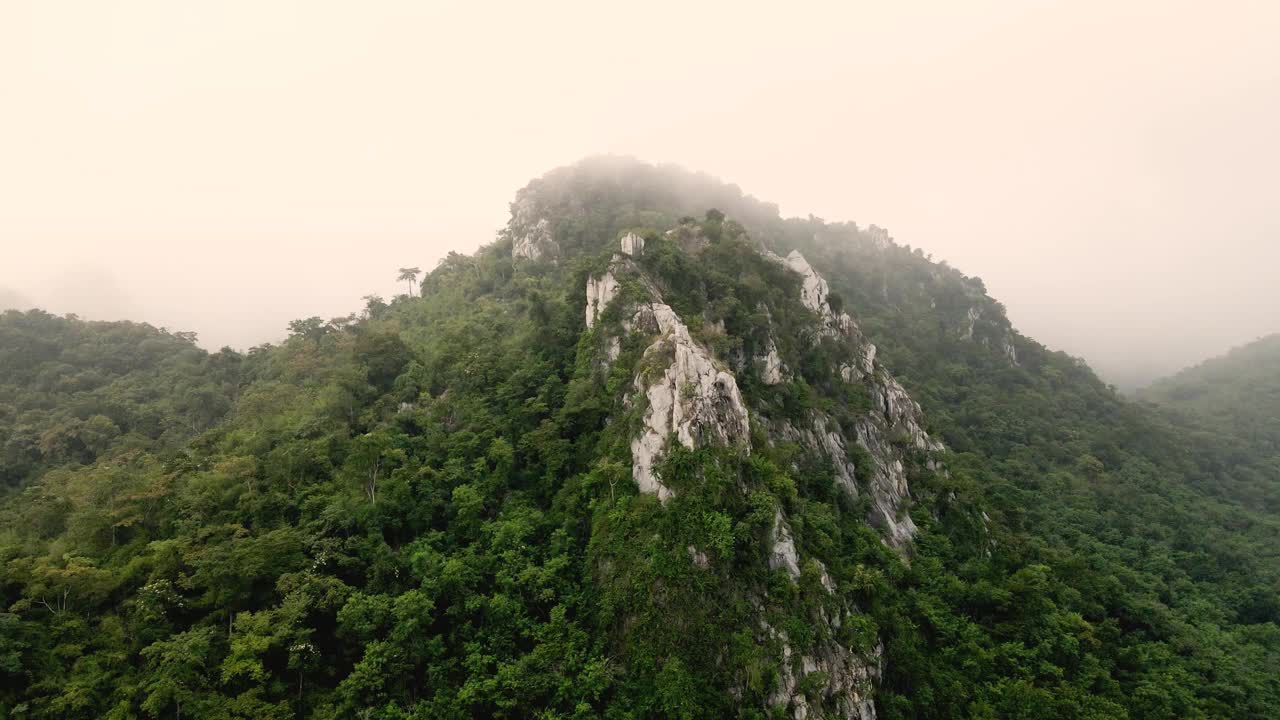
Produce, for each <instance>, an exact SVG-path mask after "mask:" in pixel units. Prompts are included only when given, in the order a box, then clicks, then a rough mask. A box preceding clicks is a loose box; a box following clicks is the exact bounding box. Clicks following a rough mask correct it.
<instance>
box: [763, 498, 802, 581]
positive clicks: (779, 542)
mask: <svg viewBox="0 0 1280 720" xmlns="http://www.w3.org/2000/svg"><path fill="white" fill-rule="evenodd" d="M770 540H771V542H770V547H769V569H770V570H785V571H786V572H787V574H788V575H790V576H791V579H792V580H799V579H800V555H799V554H797V553H796V541H795V538H793V537H792V536H791V525H790V524H788V523H787V519H786V518H785V517H783V515H782V510H781V509H779V510H777V511H776V512H775V513H774V515H773V531H772V537H771V538H770Z"/></svg>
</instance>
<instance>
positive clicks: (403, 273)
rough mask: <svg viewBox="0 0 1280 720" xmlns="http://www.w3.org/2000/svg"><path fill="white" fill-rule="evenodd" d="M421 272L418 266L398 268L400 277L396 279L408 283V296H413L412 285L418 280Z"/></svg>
mask: <svg viewBox="0 0 1280 720" xmlns="http://www.w3.org/2000/svg"><path fill="white" fill-rule="evenodd" d="M421 274H422V270H421V269H420V268H416V267H411V268H400V277H398V278H396V279H397V280H403V281H405V282H407V283H409V297H413V286H414V285H415V284H416V283H417V282H418V276H419V275H421Z"/></svg>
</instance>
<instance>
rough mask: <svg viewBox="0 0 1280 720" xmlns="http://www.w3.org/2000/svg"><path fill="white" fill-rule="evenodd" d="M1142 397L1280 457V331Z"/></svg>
mask: <svg viewBox="0 0 1280 720" xmlns="http://www.w3.org/2000/svg"><path fill="white" fill-rule="evenodd" d="M1137 396H1138V397H1139V398H1141V399H1142V400H1145V401H1147V402H1151V403H1154V404H1156V405H1159V406H1161V407H1162V408H1165V409H1166V410H1168V411H1169V413H1170V415H1171V417H1173V418H1174V420H1175V421H1176V422H1178V423H1180V424H1182V425H1185V426H1188V427H1192V428H1196V429H1199V430H1201V431H1204V432H1212V433H1215V434H1216V435H1218V436H1219V438H1220V439H1222V440H1225V441H1231V442H1234V443H1236V444H1239V445H1242V446H1244V447H1246V448H1249V449H1250V451H1254V452H1260V453H1265V454H1267V455H1270V456H1272V457H1276V458H1280V335H1270V336H1268V337H1264V338H1261V339H1259V340H1256V341H1254V342H1252V343H1250V344H1248V345H1245V346H1243V347H1238V348H1235V349H1233V350H1232V351H1231V352H1229V353H1227V354H1226V355H1224V356H1222V357H1218V358H1213V359H1211V360H1207V361H1205V362H1203V363H1201V364H1200V365H1197V366H1195V367H1193V368H1188V369H1186V370H1183V371H1182V372H1179V373H1177V374H1176V375H1173V376H1172V377H1168V378H1164V379H1163V380H1159V381H1157V382H1155V383H1152V384H1151V385H1150V386H1149V387H1147V388H1145V389H1143V390H1141V391H1139V392H1138V393H1137Z"/></svg>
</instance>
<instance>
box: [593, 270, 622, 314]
mask: <svg viewBox="0 0 1280 720" xmlns="http://www.w3.org/2000/svg"><path fill="white" fill-rule="evenodd" d="M618 289H619V285H618V279H617V278H616V277H614V276H613V271H612V270H608V271H606V272H605V274H604V275H602V276H600V277H599V278H594V277H588V278H587V318H586V319H587V327H588V328H591V327H593V326H594V325H595V324H596V318H598V317H600V313H602V312H604V309H605V307H607V306H608V305H609V303H610V302H612V301H613V299H614V298H615V297H617V296H618Z"/></svg>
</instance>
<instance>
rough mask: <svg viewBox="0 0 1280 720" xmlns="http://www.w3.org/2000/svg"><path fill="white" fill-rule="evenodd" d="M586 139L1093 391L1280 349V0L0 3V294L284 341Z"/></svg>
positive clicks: (237, 337)
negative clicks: (831, 233) (1253, 348)
mask: <svg viewBox="0 0 1280 720" xmlns="http://www.w3.org/2000/svg"><path fill="white" fill-rule="evenodd" d="M602 152H608V153H619V154H632V155H636V156H637V157H640V158H642V159H645V160H651V161H658V162H663V161H667V162H677V163H679V164H682V165H685V166H687V167H689V168H691V169H697V170H705V171H707V172H710V173H713V174H716V175H719V176H721V177H723V178H724V179H726V180H729V181H731V182H735V183H737V184H738V185H740V186H741V187H742V188H743V189H744V190H745V191H747V192H749V193H751V194H753V195H756V196H757V197H760V198H761V199H764V200H769V201H773V202H777V203H779V204H780V205H781V207H782V209H783V211H784V213H786V214H795V215H807V214H809V213H813V214H815V215H818V216H821V217H824V218H827V219H828V220H855V221H857V222H859V223H862V224H864V225H865V224H870V223H876V224H878V225H881V226H884V227H888V228H889V229H890V232H891V233H892V234H893V235H894V236H895V237H896V238H897V240H898V241H899V242H902V243H909V244H911V245H914V246H919V247H923V248H924V249H925V250H927V251H929V252H932V253H933V254H934V256H935V258H945V259H947V260H948V261H949V262H951V263H952V264H953V265H956V266H958V267H960V268H961V269H962V270H964V271H965V272H968V273H969V274H974V275H979V276H981V277H982V278H983V279H984V280H986V283H987V287H988V289H989V290H990V291H991V292H992V294H994V295H995V296H996V297H997V298H999V299H1001V300H1002V301H1004V302H1005V304H1006V305H1007V306H1008V308H1009V311H1010V315H1011V316H1012V318H1013V320H1014V322H1015V323H1016V324H1017V325H1018V326H1019V327H1020V328H1021V329H1022V330H1023V331H1024V332H1026V333H1027V334H1029V335H1031V336H1033V337H1036V338H1037V339H1040V340H1042V341H1044V342H1046V343H1047V344H1049V345H1050V346H1052V347H1056V348H1061V349H1064V350H1067V351H1069V352H1072V353H1074V354H1078V355H1083V356H1085V357H1087V358H1088V359H1089V360H1090V361H1092V362H1093V363H1094V365H1095V367H1098V368H1099V369H1100V370H1102V371H1103V372H1104V374H1106V375H1108V377H1110V378H1112V379H1114V380H1118V381H1124V380H1126V379H1127V378H1128V377H1131V376H1133V375H1134V374H1135V373H1151V372H1165V371H1169V370H1173V369H1176V368H1178V367H1181V366H1183V365H1186V364H1188V363H1190V362H1193V361H1196V360H1198V359H1200V358H1201V357H1203V356H1205V355H1209V354H1216V353H1217V352H1219V351H1221V350H1224V349H1225V348H1227V347H1228V346H1230V345H1232V344H1237V343H1240V342H1244V341H1248V340H1251V339H1253V338H1255V337H1257V336H1259V335H1261V334H1264V333H1268V332H1276V331H1280V289H1277V286H1276V278H1277V277H1278V276H1280V270H1278V269H1280V4H1278V3H1276V2H1274V0H1269V1H1267V2H1226V1H1221V0H1219V1H1215V2H1212V3H1209V2H1176V1H1171V0H1158V1H1152V2H1080V1H1079V0H1076V1H1074V2H1028V1H1024V0H1019V1H1017V2H973V1H972V0H970V1H967V2H963V3H958V2H937V3H920V2H902V3H888V2H868V3H849V2H840V3H830V4H814V5H809V4H805V3H799V2H788V3H752V2H744V1H743V0H737V1H736V2H725V3H710V2H701V3H691V2H687V1H685V2H671V3H666V2H646V3H627V4H622V3H612V2H603V1H600V0H596V1H595V2H582V3H567V4H566V3H551V2H520V3H515V2H512V3H503V4H488V3H480V2H471V3H448V4H447V6H446V4H444V3H439V4H436V3H428V2H421V1H418V2H390V1H372V0H371V1H369V2H354V1H349V2H330V1H325V0H297V1H296V2H285V1H279V0H248V1H240V0H219V1H218V2H175V1H174V0H150V1H147V0H112V2H102V1H101V0H80V1H75V2H69V1H62V0H0V302H5V301H8V302H21V301H22V299H23V298H25V299H26V301H27V302H31V303H36V304H40V305H43V306H45V307H47V308H49V309H51V310H53V311H55V312H77V313H79V314H81V315H83V316H87V317H93V318H113V317H118V316H127V317H130V318H135V319H142V320H147V321H150V322H152V323H154V324H157V325H164V326H168V327H170V328H171V329H189V330H195V331H197V332H198V333H199V334H200V337H201V339H202V342H203V343H204V344H206V345H209V346H214V347H216V346H220V345H222V344H230V345H232V346H235V347H241V348H243V347H247V346H249V345H253V344H256V343H259V342H263V341H269V340H276V339H279V338H280V337H281V336H282V335H283V332H284V327H285V325H286V323H287V322H288V321H289V320H290V319H293V318H297V317H303V316H309V315H322V316H326V317H329V316H334V315H340V314H345V313H347V312H350V311H353V310H356V309H358V308H359V307H360V306H361V304H362V303H361V302H360V297H361V296H362V295H365V294H368V293H371V292H379V293H382V294H384V295H390V294H393V293H395V292H397V291H402V290H398V288H397V285H396V283H395V281H394V280H395V271H396V268H397V267H400V266H402V265H420V266H422V267H423V268H430V267H433V266H434V265H435V262H436V260H437V259H438V258H440V257H441V256H442V255H444V254H445V253H446V252H447V251H449V250H458V251H467V252H469V251H471V250H473V249H474V248H476V247H477V246H478V245H480V244H482V243H485V242H488V241H490V240H491V239H492V238H493V233H494V231H495V230H496V229H497V228H498V227H500V226H501V225H502V224H503V223H504V222H505V220H506V216H507V202H508V201H509V200H510V198H511V196H512V194H513V192H514V191H515V190H516V189H517V188H519V187H520V186H522V185H523V184H524V183H525V182H526V181H527V180H528V179H530V178H531V177H533V176H536V175H540V174H542V173H543V172H545V171H546V170H548V169H550V168H552V167H554V166H557V165H561V164H565V163H568V162H571V161H574V160H576V159H578V158H580V157H582V156H585V155H589V154H594V153H602ZM12 298H18V299H16V300H13V299H12Z"/></svg>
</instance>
